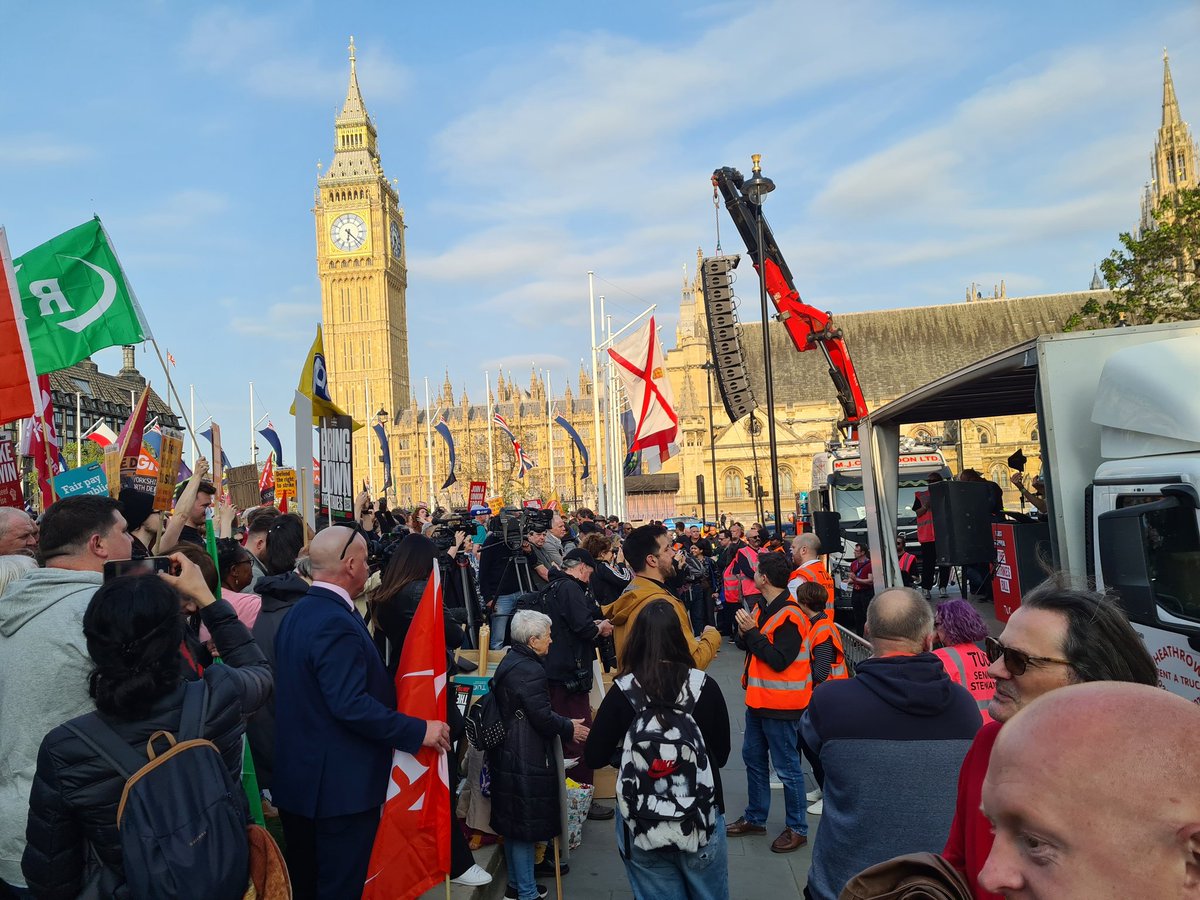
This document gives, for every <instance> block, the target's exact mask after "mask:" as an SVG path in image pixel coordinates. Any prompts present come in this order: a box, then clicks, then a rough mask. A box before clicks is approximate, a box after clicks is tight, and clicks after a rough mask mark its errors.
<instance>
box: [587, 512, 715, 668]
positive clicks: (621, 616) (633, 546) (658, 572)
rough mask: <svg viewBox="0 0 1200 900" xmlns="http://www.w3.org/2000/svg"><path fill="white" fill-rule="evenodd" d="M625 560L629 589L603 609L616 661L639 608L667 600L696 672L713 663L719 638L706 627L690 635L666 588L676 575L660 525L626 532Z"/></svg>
mask: <svg viewBox="0 0 1200 900" xmlns="http://www.w3.org/2000/svg"><path fill="white" fill-rule="evenodd" d="M623 549H624V554H625V560H626V562H627V563H628V564H629V565H630V567H631V568H632V569H633V573H634V574H633V580H632V581H630V583H629V588H628V590H626V591H625V593H623V594H622V595H621V596H620V597H618V598H617V599H616V600H615V601H614V602H613V604H612V605H611V606H609V607H608V608H607V609H606V610H604V612H605V615H606V617H607V618H608V620H609V621H610V622H612V625H613V637H614V638H615V640H616V643H617V658H618V659H619V658H620V656H621V651H622V650H623V649H624V647H625V641H626V639H627V638H628V637H629V631H630V629H631V628H632V627H633V622H634V620H635V619H636V618H637V616H638V613H639V612H641V610H642V608H643V607H644V606H645V605H646V604H647V603H649V602H651V601H652V600H667V601H669V602H670V603H671V604H672V605H673V606H674V607H675V612H676V613H677V614H678V616H679V627H680V629H681V630H682V631H683V635H684V638H685V639H686V641H687V644H688V647H689V648H691V652H692V660H693V661H694V662H695V665H696V668H697V669H704V668H707V667H708V664H709V663H711V662H712V661H713V659H714V658H715V657H716V655H717V650H719V649H720V647H721V635H720V633H719V632H718V631H717V629H715V628H713V627H712V626H711V625H708V626H706V627H705V628H704V630H703V631H702V632H701V633H700V635H699V636H695V637H694V636H693V635H692V624H691V621H690V620H689V619H688V613H687V609H685V608H684V605H683V603H682V602H680V600H679V598H678V597H676V596H674V595H673V594H672V593H671V592H670V591H668V590H667V588H666V582H667V579H669V578H671V577H673V576H674V575H675V550H674V549H673V547H672V546H671V535H670V534H669V533H668V531H667V529H666V528H664V527H663V526H662V525H643V526H641V527H640V528H635V529H633V531H631V532H630V533H629V537H627V538H626V539H625V544H624V548H623Z"/></svg>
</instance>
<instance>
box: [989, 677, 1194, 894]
mask: <svg viewBox="0 0 1200 900" xmlns="http://www.w3.org/2000/svg"><path fill="white" fill-rule="evenodd" d="M1197 734H1200V709H1197V707H1196V706H1195V705H1194V704H1192V703H1188V702H1187V701H1186V700H1183V699H1181V698H1179V697H1176V696H1175V695H1173V694H1169V693H1167V692H1166V691H1163V690H1159V689H1157V688H1152V687H1148V686H1145V685H1138V684H1121V683H1115V682H1096V683H1091V684H1081V685H1075V686H1071V687H1066V688H1063V689H1061V690H1057V691H1054V692H1053V693H1050V694H1047V695H1045V696H1044V697H1042V698H1041V699H1040V700H1037V701H1035V702H1034V703H1032V704H1030V705H1029V707H1028V708H1027V709H1026V710H1025V711H1023V712H1022V713H1021V714H1020V715H1018V716H1016V717H1015V718H1013V720H1012V722H1011V723H1009V724H1008V725H1006V726H1005V727H1004V729H1003V730H1002V731H1001V732H1000V736H999V737H998V738H997V740H996V744H995V747H994V749H993V751H992V759H991V764H990V765H989V766H988V771H987V776H986V777H985V778H984V781H983V811H984V814H985V815H986V816H987V817H988V819H989V820H990V821H991V822H992V824H993V826H994V828H995V830H996V837H995V841H994V843H993V844H992V849H991V853H990V854H989V855H988V858H987V862H986V863H985V864H984V867H983V870H982V871H981V872H980V873H979V882H980V884H981V885H982V886H983V887H984V888H985V889H986V890H989V891H992V892H994V893H997V894H1000V895H1001V896H1004V897H1006V898H1018V897H1019V898H1029V900H1051V898H1052V900H1105V898H1114V900H1117V898H1121V900H1126V898H1142V897H1144V898H1147V900H1149V898H1155V900H1167V898H1170V900H1181V898H1196V897H1200V790H1197V788H1196V772H1197V771H1200V744H1198V743H1197V741H1196V735H1197Z"/></svg>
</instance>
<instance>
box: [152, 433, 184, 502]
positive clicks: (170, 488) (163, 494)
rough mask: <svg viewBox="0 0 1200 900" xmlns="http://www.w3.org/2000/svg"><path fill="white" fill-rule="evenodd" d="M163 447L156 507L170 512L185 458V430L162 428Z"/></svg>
mask: <svg viewBox="0 0 1200 900" xmlns="http://www.w3.org/2000/svg"><path fill="white" fill-rule="evenodd" d="M161 447H162V449H160V450H159V452H158V484H157V486H156V487H155V491H154V508H155V509H156V510H158V511H160V512H163V511H165V512H169V511H170V510H172V509H173V508H174V507H175V484H176V482H177V481H178V480H179V463H180V461H182V459H183V432H182V431H176V430H175V429H174V428H164V429H162V444H161Z"/></svg>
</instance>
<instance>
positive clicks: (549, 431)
mask: <svg viewBox="0 0 1200 900" xmlns="http://www.w3.org/2000/svg"><path fill="white" fill-rule="evenodd" d="M552 396H553V394H552V393H551V391H550V370H549V369H547V370H546V452H547V453H548V454H549V455H550V495H551V496H553V494H554V410H553V407H552V404H553V400H551V397H552ZM546 502H547V503H549V502H550V496H548V497H546Z"/></svg>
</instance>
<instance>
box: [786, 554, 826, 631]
mask: <svg viewBox="0 0 1200 900" xmlns="http://www.w3.org/2000/svg"><path fill="white" fill-rule="evenodd" d="M792 560H793V562H795V564H796V568H794V569H793V570H792V572H791V575H790V576H789V577H788V593H789V594H791V595H792V599H793V600H794V599H796V589H797V588H798V587H799V586H800V585H802V584H803V583H804V582H806V581H811V582H815V583H816V584H819V585H821V587H823V588H824V589H825V616H826V617H827V618H828V619H829V621H830V622H832V621H833V598H834V588H833V578H831V577H830V575H829V570H828V569H826V568H825V563H823V562H822V561H821V539H820V538H819V537H817V536H816V535H815V534H813V533H812V532H805V533H803V534H798V535H796V536H795V537H794V538H793V539H792Z"/></svg>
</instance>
